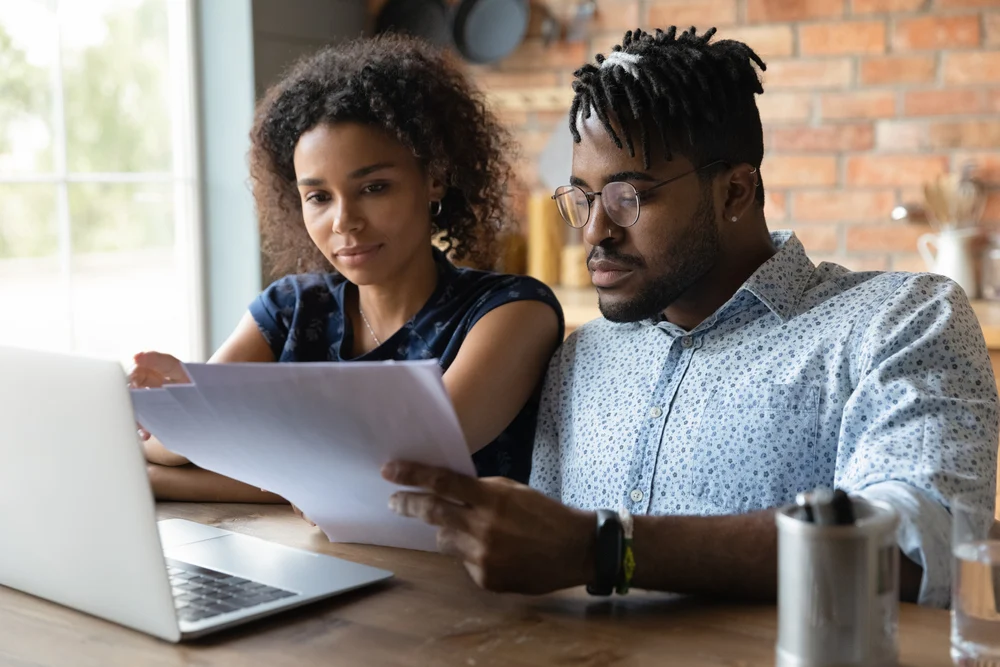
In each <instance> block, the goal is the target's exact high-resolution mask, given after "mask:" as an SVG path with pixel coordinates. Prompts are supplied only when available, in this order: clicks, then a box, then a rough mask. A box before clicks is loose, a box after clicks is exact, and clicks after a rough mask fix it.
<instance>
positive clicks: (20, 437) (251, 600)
mask: <svg viewBox="0 0 1000 667" xmlns="http://www.w3.org/2000/svg"><path fill="white" fill-rule="evenodd" d="M391 576H392V573H391V572H387V571H385V570H380V569H376V568H373V567H368V566H365V565H359V564H356V563H351V562H349V561H345V560H341V559H338V558H333V557H330V556H325V555H321V554H316V553H312V552H309V551H304V550H301V549H292V548H289V547H285V546H283V545H279V544H274V543H271V542H267V541H264V540H261V539H257V538H254V537H250V536H247V535H241V534H237V533H232V532H230V531H226V530H221V529H219V528H214V527H211V526H205V525H201V524H198V523H194V522H190V521H184V520H180V519H171V520H167V521H161V522H159V524H157V522H156V514H155V504H154V501H153V494H152V491H151V489H150V485H149V479H148V477H147V474H146V461H145V458H144V456H143V453H142V449H141V446H140V441H139V438H138V435H137V433H136V424H135V418H134V416H133V412H132V403H131V400H130V398H129V392H128V388H127V379H126V376H125V372H124V370H123V369H122V367H121V366H120V365H119V364H118V363H116V362H113V361H100V360H96V359H87V358H82V357H76V356H69V355H61V354H53V353H46V352H36V351H28V350H20V349H13V348H6V347H0V586H8V587H10V588H14V589H17V590H20V591H24V592H26V593H29V594H31V595H35V596H38V597H40V598H45V599H47V600H51V601H53V602H56V603H59V604H62V605H65V606H67V607H72V608H73V609H77V610H79V611H82V612H86V613H88V614H92V615H94V616H98V617H100V618H104V619H107V620H109V621H113V622H115V623H118V624H121V625H124V626H127V627H129V628H134V629H136V630H139V631H141V632H145V633H148V634H150V635H154V636H156V637H160V638H162V639H165V640H167V641H171V642H177V641H181V640H185V639H192V638H195V637H199V636H202V635H205V634H208V633H210V632H215V631H217V630H222V629H224V628H229V627H232V626H234V625H239V624H241V623H246V622H247V621H251V620H254V619H257V618H261V617H264V616H270V615H272V614H276V613H278V612H280V611H284V610H286V609H291V608H293V607H299V606H301V605H304V604H306V603H309V602H313V601H316V600H320V599H322V598H327V597H330V596H333V595H337V594H339V593H344V592H347V591H351V590H355V589H357V588H361V587H363V586H368V585H370V584H374V583H376V582H379V581H383V580H385V579H387V578H389V577H391Z"/></svg>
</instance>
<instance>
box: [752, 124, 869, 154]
mask: <svg viewBox="0 0 1000 667" xmlns="http://www.w3.org/2000/svg"><path fill="white" fill-rule="evenodd" d="M874 146H875V129H874V127H872V125H871V123H858V124H853V125H826V126H823V127H785V128H779V129H776V130H775V131H774V133H773V134H772V135H771V142H770V144H769V145H768V147H769V148H770V149H771V150H773V151H776V152H779V153H787V152H798V151H808V152H819V153H822V152H839V151H865V150H868V149H870V148H873V147H874Z"/></svg>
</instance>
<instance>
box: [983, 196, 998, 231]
mask: <svg viewBox="0 0 1000 667" xmlns="http://www.w3.org/2000/svg"><path fill="white" fill-rule="evenodd" d="M982 221H983V222H986V223H989V224H990V225H991V226H992V227H996V226H997V224H998V223H1000V192H996V191H994V192H990V193H988V194H987V195H986V208H984V209H983V217H982Z"/></svg>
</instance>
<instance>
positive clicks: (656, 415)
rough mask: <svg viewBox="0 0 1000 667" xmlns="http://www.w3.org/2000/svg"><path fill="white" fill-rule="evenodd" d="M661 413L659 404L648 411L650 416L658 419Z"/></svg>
mask: <svg viewBox="0 0 1000 667" xmlns="http://www.w3.org/2000/svg"><path fill="white" fill-rule="evenodd" d="M662 414H663V410H661V409H660V406H658V405H657V406H656V407H654V408H653V409H652V410H650V411H649V416H650V417H652V418H653V419H659V418H660V415H662Z"/></svg>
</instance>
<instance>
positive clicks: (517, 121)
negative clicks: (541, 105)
mask: <svg viewBox="0 0 1000 667" xmlns="http://www.w3.org/2000/svg"><path fill="white" fill-rule="evenodd" d="M493 113H494V114H496V117H497V119H498V120H499V121H500V122H501V123H503V125H504V126H506V128H507V129H508V130H513V131H517V129H518V128H521V127H524V126H525V125H527V124H528V112H527V111H521V110H519V109H504V108H502V107H494V108H493Z"/></svg>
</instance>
